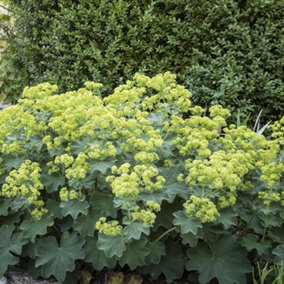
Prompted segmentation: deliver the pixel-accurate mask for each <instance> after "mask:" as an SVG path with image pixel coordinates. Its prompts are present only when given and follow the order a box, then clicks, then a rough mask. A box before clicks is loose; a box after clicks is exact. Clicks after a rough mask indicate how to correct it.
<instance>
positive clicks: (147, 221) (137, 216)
mask: <svg viewBox="0 0 284 284" xmlns="http://www.w3.org/2000/svg"><path fill="white" fill-rule="evenodd" d="M153 205H154V204H152V205H150V206H149V204H148V208H147V209H142V210H140V211H139V206H135V207H134V212H132V213H131V218H132V219H133V220H139V221H142V222H143V224H144V226H150V225H152V224H154V223H155V220H156V214H155V213H153V211H159V210H160V207H158V206H159V204H156V205H154V206H155V207H154V208H153Z"/></svg>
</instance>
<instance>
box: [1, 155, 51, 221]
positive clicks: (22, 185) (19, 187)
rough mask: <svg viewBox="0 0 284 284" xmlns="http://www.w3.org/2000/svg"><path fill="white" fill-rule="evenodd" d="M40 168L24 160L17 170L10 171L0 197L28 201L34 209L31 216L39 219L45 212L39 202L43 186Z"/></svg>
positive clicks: (41, 202)
mask: <svg viewBox="0 0 284 284" xmlns="http://www.w3.org/2000/svg"><path fill="white" fill-rule="evenodd" d="M40 172H41V168H40V167H39V164H38V163H35V162H34V163H32V162H31V161H30V160H26V161H25V162H24V163H22V164H21V165H20V167H19V169H18V170H12V171H11V172H10V174H9V175H8V176H7V177H6V179H5V182H6V183H5V184H3V186H2V192H1V196H3V197H7V198H15V197H21V198H23V199H28V201H29V203H30V204H32V205H34V207H36V208H35V209H34V211H32V214H33V216H34V218H36V219H40V218H41V217H42V214H43V213H45V212H46V211H47V210H46V209H44V208H42V207H43V206H44V203H43V201H42V200H39V197H40V195H41V192H40V191H41V190H42V189H43V185H42V183H41V182H40Z"/></svg>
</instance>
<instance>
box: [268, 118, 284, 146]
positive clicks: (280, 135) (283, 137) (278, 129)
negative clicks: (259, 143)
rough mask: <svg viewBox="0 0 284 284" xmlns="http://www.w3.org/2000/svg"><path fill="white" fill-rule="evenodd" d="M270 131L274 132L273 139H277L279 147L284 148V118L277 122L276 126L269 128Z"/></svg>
mask: <svg viewBox="0 0 284 284" xmlns="http://www.w3.org/2000/svg"><path fill="white" fill-rule="evenodd" d="M268 128H269V129H270V130H272V131H273V133H272V135H271V136H272V137H273V138H275V139H276V140H277V141H278V143H279V145H281V146H282V147H283V145H284V116H283V117H282V118H281V119H280V120H279V121H276V122H275V123H274V124H272V125H270V126H269V127H268Z"/></svg>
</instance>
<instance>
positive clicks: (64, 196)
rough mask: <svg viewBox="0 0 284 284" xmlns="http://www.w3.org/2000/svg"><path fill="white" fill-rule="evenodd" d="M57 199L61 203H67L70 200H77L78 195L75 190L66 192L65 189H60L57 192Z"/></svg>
mask: <svg viewBox="0 0 284 284" xmlns="http://www.w3.org/2000/svg"><path fill="white" fill-rule="evenodd" d="M59 197H60V199H61V200H62V201H68V200H72V199H78V198H79V194H78V192H77V191H76V190H74V189H71V190H68V189H67V187H62V188H61V189H60V192H59Z"/></svg>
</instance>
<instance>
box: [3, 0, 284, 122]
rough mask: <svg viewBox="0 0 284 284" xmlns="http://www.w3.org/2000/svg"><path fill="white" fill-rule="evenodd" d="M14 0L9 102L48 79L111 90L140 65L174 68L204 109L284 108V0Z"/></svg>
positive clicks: (270, 114) (267, 111) (268, 115)
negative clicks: (88, 83)
mask: <svg viewBox="0 0 284 284" xmlns="http://www.w3.org/2000/svg"><path fill="white" fill-rule="evenodd" d="M10 2H11V8H12V9H13V10H14V15H15V18H16V24H15V28H14V36H12V37H10V43H11V45H10V57H9V65H10V67H9V68H8V69H7V68H6V69H5V70H6V71H5V72H6V74H5V76H6V77H5V78H6V80H5V82H4V85H3V86H2V92H6V93H8V100H12V99H17V94H19V93H20V90H21V89H22V88H23V87H24V86H25V85H35V84H38V83H41V82H44V81H48V82H50V83H55V84H57V85H59V87H60V89H61V90H60V91H67V90H71V89H72V90H73V89H77V88H79V87H82V86H83V83H84V82H85V81H87V80H94V81H96V82H101V83H103V84H104V86H105V89H104V91H103V92H104V95H106V94H109V93H110V90H111V89H112V88H113V87H115V86H117V85H118V84H119V83H121V81H124V79H125V78H131V77H132V76H133V75H134V73H136V72H142V73H145V74H147V75H149V76H153V75H155V74H157V73H161V72H165V71H171V72H172V73H176V74H177V75H178V81H179V83H182V84H184V85H185V86H186V87H187V88H188V89H189V90H190V91H191V92H192V93H193V94H194V97H193V100H194V101H195V102H196V103H198V104H201V105H203V106H206V105H207V106H210V105H212V104H216V103H220V104H222V105H223V106H225V107H228V108H229V109H231V110H232V112H233V114H236V113H237V109H240V110H241V112H243V113H244V114H247V113H249V112H252V113H253V115H254V116H255V115H256V114H257V112H258V111H259V110H260V109H262V108H263V109H264V116H265V117H264V118H263V120H268V119H269V120H275V119H278V118H280V116H281V115H283V110H284V85H283V78H284V73H283V64H284V63H283V61H284V60H283V58H284V54H283V50H284V32H283V26H284V2H283V1H282V0H275V1H273V0H191V1H188V0H187V1H186V0H178V1H170V0H156V1H150V0H139V1H138V0H136V1H134V0H131V1H125V0H112V1H107V0H103V1H98V0H96V1H89V0H76V1H70V0H58V1H54V0H53V1H50V0H42V1H34V0H11V1H10ZM2 69H3V68H2ZM7 70H11V71H10V73H12V74H9V72H7ZM9 76H10V77H9ZM5 78H4V79H5ZM11 79H12V80H14V82H17V83H15V85H14V86H15V87H14V88H12V89H11Z"/></svg>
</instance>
